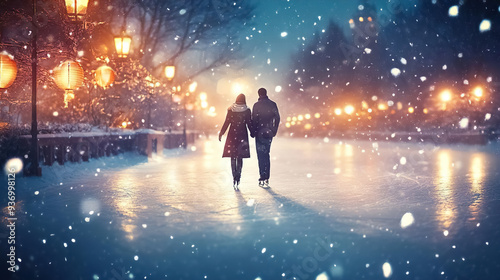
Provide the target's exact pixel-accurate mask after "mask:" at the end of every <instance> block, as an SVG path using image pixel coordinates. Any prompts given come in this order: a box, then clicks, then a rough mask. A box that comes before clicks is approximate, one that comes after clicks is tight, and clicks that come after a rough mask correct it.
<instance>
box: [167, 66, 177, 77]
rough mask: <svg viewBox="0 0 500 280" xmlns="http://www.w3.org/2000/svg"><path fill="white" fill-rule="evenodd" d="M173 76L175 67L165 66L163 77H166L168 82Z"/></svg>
mask: <svg viewBox="0 0 500 280" xmlns="http://www.w3.org/2000/svg"><path fill="white" fill-rule="evenodd" d="M174 76H175V66H167V67H165V77H167V79H168V80H169V81H171V80H172V79H173V78H174Z"/></svg>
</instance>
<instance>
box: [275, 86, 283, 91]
mask: <svg viewBox="0 0 500 280" xmlns="http://www.w3.org/2000/svg"><path fill="white" fill-rule="evenodd" d="M282 89H283V88H282V87H281V86H276V87H275V88H274V91H275V92H281V90H282Z"/></svg>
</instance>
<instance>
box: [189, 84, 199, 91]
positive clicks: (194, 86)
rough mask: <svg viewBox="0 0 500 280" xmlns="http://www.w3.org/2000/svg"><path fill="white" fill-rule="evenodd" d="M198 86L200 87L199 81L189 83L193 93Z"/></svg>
mask: <svg viewBox="0 0 500 280" xmlns="http://www.w3.org/2000/svg"><path fill="white" fill-rule="evenodd" d="M196 87H198V83H197V82H192V83H191V84H190V85H189V92H191V93H193V92H195V91H196Z"/></svg>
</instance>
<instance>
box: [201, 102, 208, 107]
mask: <svg viewBox="0 0 500 280" xmlns="http://www.w3.org/2000/svg"><path fill="white" fill-rule="evenodd" d="M207 107H208V102H207V101H201V108H203V109H205V108H207Z"/></svg>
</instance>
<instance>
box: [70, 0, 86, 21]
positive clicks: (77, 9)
mask: <svg viewBox="0 0 500 280" xmlns="http://www.w3.org/2000/svg"><path fill="white" fill-rule="evenodd" d="M64 2H65V5H66V12H67V13H68V16H69V18H70V19H71V20H72V21H79V20H81V19H83V17H84V16H85V15H86V14H87V8H88V5H89V0H65V1H64Z"/></svg>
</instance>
